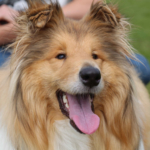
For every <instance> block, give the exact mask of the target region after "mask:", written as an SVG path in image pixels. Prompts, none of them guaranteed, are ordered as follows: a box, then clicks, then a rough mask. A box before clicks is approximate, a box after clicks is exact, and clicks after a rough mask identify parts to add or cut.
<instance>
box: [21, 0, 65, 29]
mask: <svg viewBox="0 0 150 150" xmlns="http://www.w3.org/2000/svg"><path fill="white" fill-rule="evenodd" d="M28 6H29V8H28V9H27V10H26V12H25V13H23V14H21V16H26V17H20V18H24V19H25V18H26V21H25V20H24V21H25V22H27V25H28V29H29V30H30V31H31V30H32V32H34V31H37V30H41V29H43V28H45V27H47V25H48V24H49V25H50V24H52V23H55V24H57V23H58V22H60V21H61V20H63V18H64V16H63V12H62V9H61V6H60V5H59V4H58V3H57V2H55V3H51V4H50V5H49V4H46V3H45V2H44V1H42V0H32V1H31V0H29V4H28ZM20 21H21V20H20ZM21 25H22V24H21Z"/></svg>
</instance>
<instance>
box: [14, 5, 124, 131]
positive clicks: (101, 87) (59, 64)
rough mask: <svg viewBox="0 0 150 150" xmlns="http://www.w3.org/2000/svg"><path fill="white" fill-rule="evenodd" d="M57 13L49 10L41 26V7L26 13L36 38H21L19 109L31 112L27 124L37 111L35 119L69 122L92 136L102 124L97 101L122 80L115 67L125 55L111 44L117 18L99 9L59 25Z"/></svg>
mask: <svg viewBox="0 0 150 150" xmlns="http://www.w3.org/2000/svg"><path fill="white" fill-rule="evenodd" d="M46 7H49V6H46ZM55 7H56V6H53V7H52V8H51V7H49V10H48V11H50V12H48V13H45V14H46V15H45V16H46V17H45V18H46V19H45V18H44V17H43V18H44V19H45V20H44V19H41V20H42V21H39V20H40V17H41V16H42V15H41V12H42V11H43V9H45V8H44V7H43V8H41V9H42V10H39V9H38V11H37V12H36V11H34V12H33V14H32V12H29V13H28V17H29V20H30V21H31V22H32V23H33V25H32V26H31V27H30V30H33V29H32V28H34V29H35V32H34V33H30V35H28V36H26V37H24V38H25V39H26V40H25V41H24V42H22V44H21V45H22V46H23V45H24V47H25V48H24V49H25V50H24V51H25V52H24V54H20V53H19V54H18V55H21V56H20V57H22V58H21V59H22V62H21V61H20V62H21V63H22V64H21V65H22V66H21V65H20V68H21V69H20V70H21V71H20V72H21V73H20V76H19V80H20V81H19V84H21V87H20V88H21V91H22V99H23V100H22V101H23V104H22V105H24V107H25V109H26V108H30V110H29V112H28V114H29V117H31V118H32V117H35V116H38V115H37V112H36V111H37V108H38V109H39V111H40V114H39V116H40V117H39V118H42V117H43V116H45V118H43V119H42V120H45V121H46V122H49V121H50V120H51V118H54V120H57V119H65V118H69V119H70V123H71V125H72V126H73V127H74V128H75V129H76V130H77V131H79V132H82V133H85V134H91V133H93V132H95V131H96V130H97V128H98V127H99V123H100V118H99V117H98V116H97V115H96V114H94V110H95V108H96V106H95V105H97V103H98V102H99V98H100V97H101V96H103V97H105V96H106V94H107V93H106V91H107V88H108V87H109V88H113V87H111V86H110V85H112V84H114V85H115V84H116V78H118V81H119V80H121V79H120V78H121V76H122V78H123V77H124V74H123V73H122V71H120V69H119V64H117V61H116V62H115V60H116V59H120V58H121V59H122V58H123V53H126V51H124V50H123V49H122V48H121V46H120V45H119V42H118V43H117V42H115V41H116V40H117V38H118V36H117V34H119V28H120V27H117V26H118V25H117V24H118V23H119V19H120V18H119V17H120V16H119V15H118V16H115V14H114V13H113V12H112V11H111V10H110V8H109V7H107V6H105V5H102V4H100V3H97V6H96V5H94V6H93V7H92V8H91V11H90V13H89V14H88V15H87V16H86V17H85V18H83V19H82V20H80V21H73V20H69V19H65V18H63V19H62V14H61V13H62V12H61V10H59V9H61V8H57V9H56V8H55ZM57 7H58V6H57ZM50 8H51V9H52V10H53V11H52V12H51V9H50ZM39 11H40V12H39ZM44 11H45V10H44ZM46 11H47V10H46ZM59 11H60V12H59ZM59 13H60V14H59ZM105 13H106V14H105ZM35 14H37V15H35ZM38 14H40V15H39V16H40V17H37V16H38ZM43 14H44V13H43ZM47 15H48V17H47ZM34 17H35V18H34ZM43 20H44V21H43ZM43 24H44V26H43ZM117 28H118V29H117ZM22 39H23V38H22ZM119 40H120V41H121V39H119V38H118V41H119ZM17 45H18V44H17ZM119 46H120V47H119ZM20 47H21V46H20ZM123 59H124V58H123ZM117 65H118V66H117ZM114 70H115V71H114ZM110 94H111V93H108V95H110ZM17 103H20V102H17ZM36 107H37V108H36ZM18 109H19V108H18ZM31 110H32V111H31ZM31 112H32V114H30V113H31ZM33 114H34V115H33ZM19 115H20V114H19ZM30 115H31V116H30ZM50 116H51V117H50ZM35 118H36V117H35ZM39 118H38V117H37V118H36V119H37V120H38V119H39ZM48 119H50V120H48ZM30 123H31V122H30Z"/></svg>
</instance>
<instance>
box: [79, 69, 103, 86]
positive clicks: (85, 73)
mask: <svg viewBox="0 0 150 150" xmlns="http://www.w3.org/2000/svg"><path fill="white" fill-rule="evenodd" d="M79 75H80V80H81V81H82V83H83V84H84V85H85V86H88V87H93V86H97V85H98V84H99V82H100V79H101V74H100V71H99V70H98V69H97V68H94V67H85V68H82V69H81V71H80V73H79Z"/></svg>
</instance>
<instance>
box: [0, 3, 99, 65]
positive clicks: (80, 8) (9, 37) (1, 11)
mask: <svg viewBox="0 0 150 150" xmlns="http://www.w3.org/2000/svg"><path fill="white" fill-rule="evenodd" d="M96 1H97V0H95V2H96ZM46 2H47V3H50V0H46ZM59 2H60V5H61V6H62V7H63V12H64V15H65V16H66V17H68V18H73V19H81V18H82V17H83V16H84V15H85V14H86V13H87V11H88V10H89V9H90V6H91V3H92V2H93V0H72V1H71V0H59ZM27 7H28V5H27V2H26V1H25V0H0V65H2V64H3V63H4V61H5V60H6V58H7V57H9V56H10V52H8V51H7V52H6V51H5V52H4V48H3V46H4V45H6V44H9V43H11V42H13V40H14V39H15V37H16V35H15V32H13V30H14V29H13V27H14V24H15V21H14V18H15V17H16V16H17V14H18V11H20V10H21V11H23V10H24V9H26V8H27Z"/></svg>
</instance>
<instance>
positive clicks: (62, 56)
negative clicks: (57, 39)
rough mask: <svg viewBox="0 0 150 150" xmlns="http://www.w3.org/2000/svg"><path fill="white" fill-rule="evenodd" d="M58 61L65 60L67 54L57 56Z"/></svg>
mask: <svg viewBox="0 0 150 150" xmlns="http://www.w3.org/2000/svg"><path fill="white" fill-rule="evenodd" d="M56 58H57V59H65V58H66V54H59V55H57V56H56Z"/></svg>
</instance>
